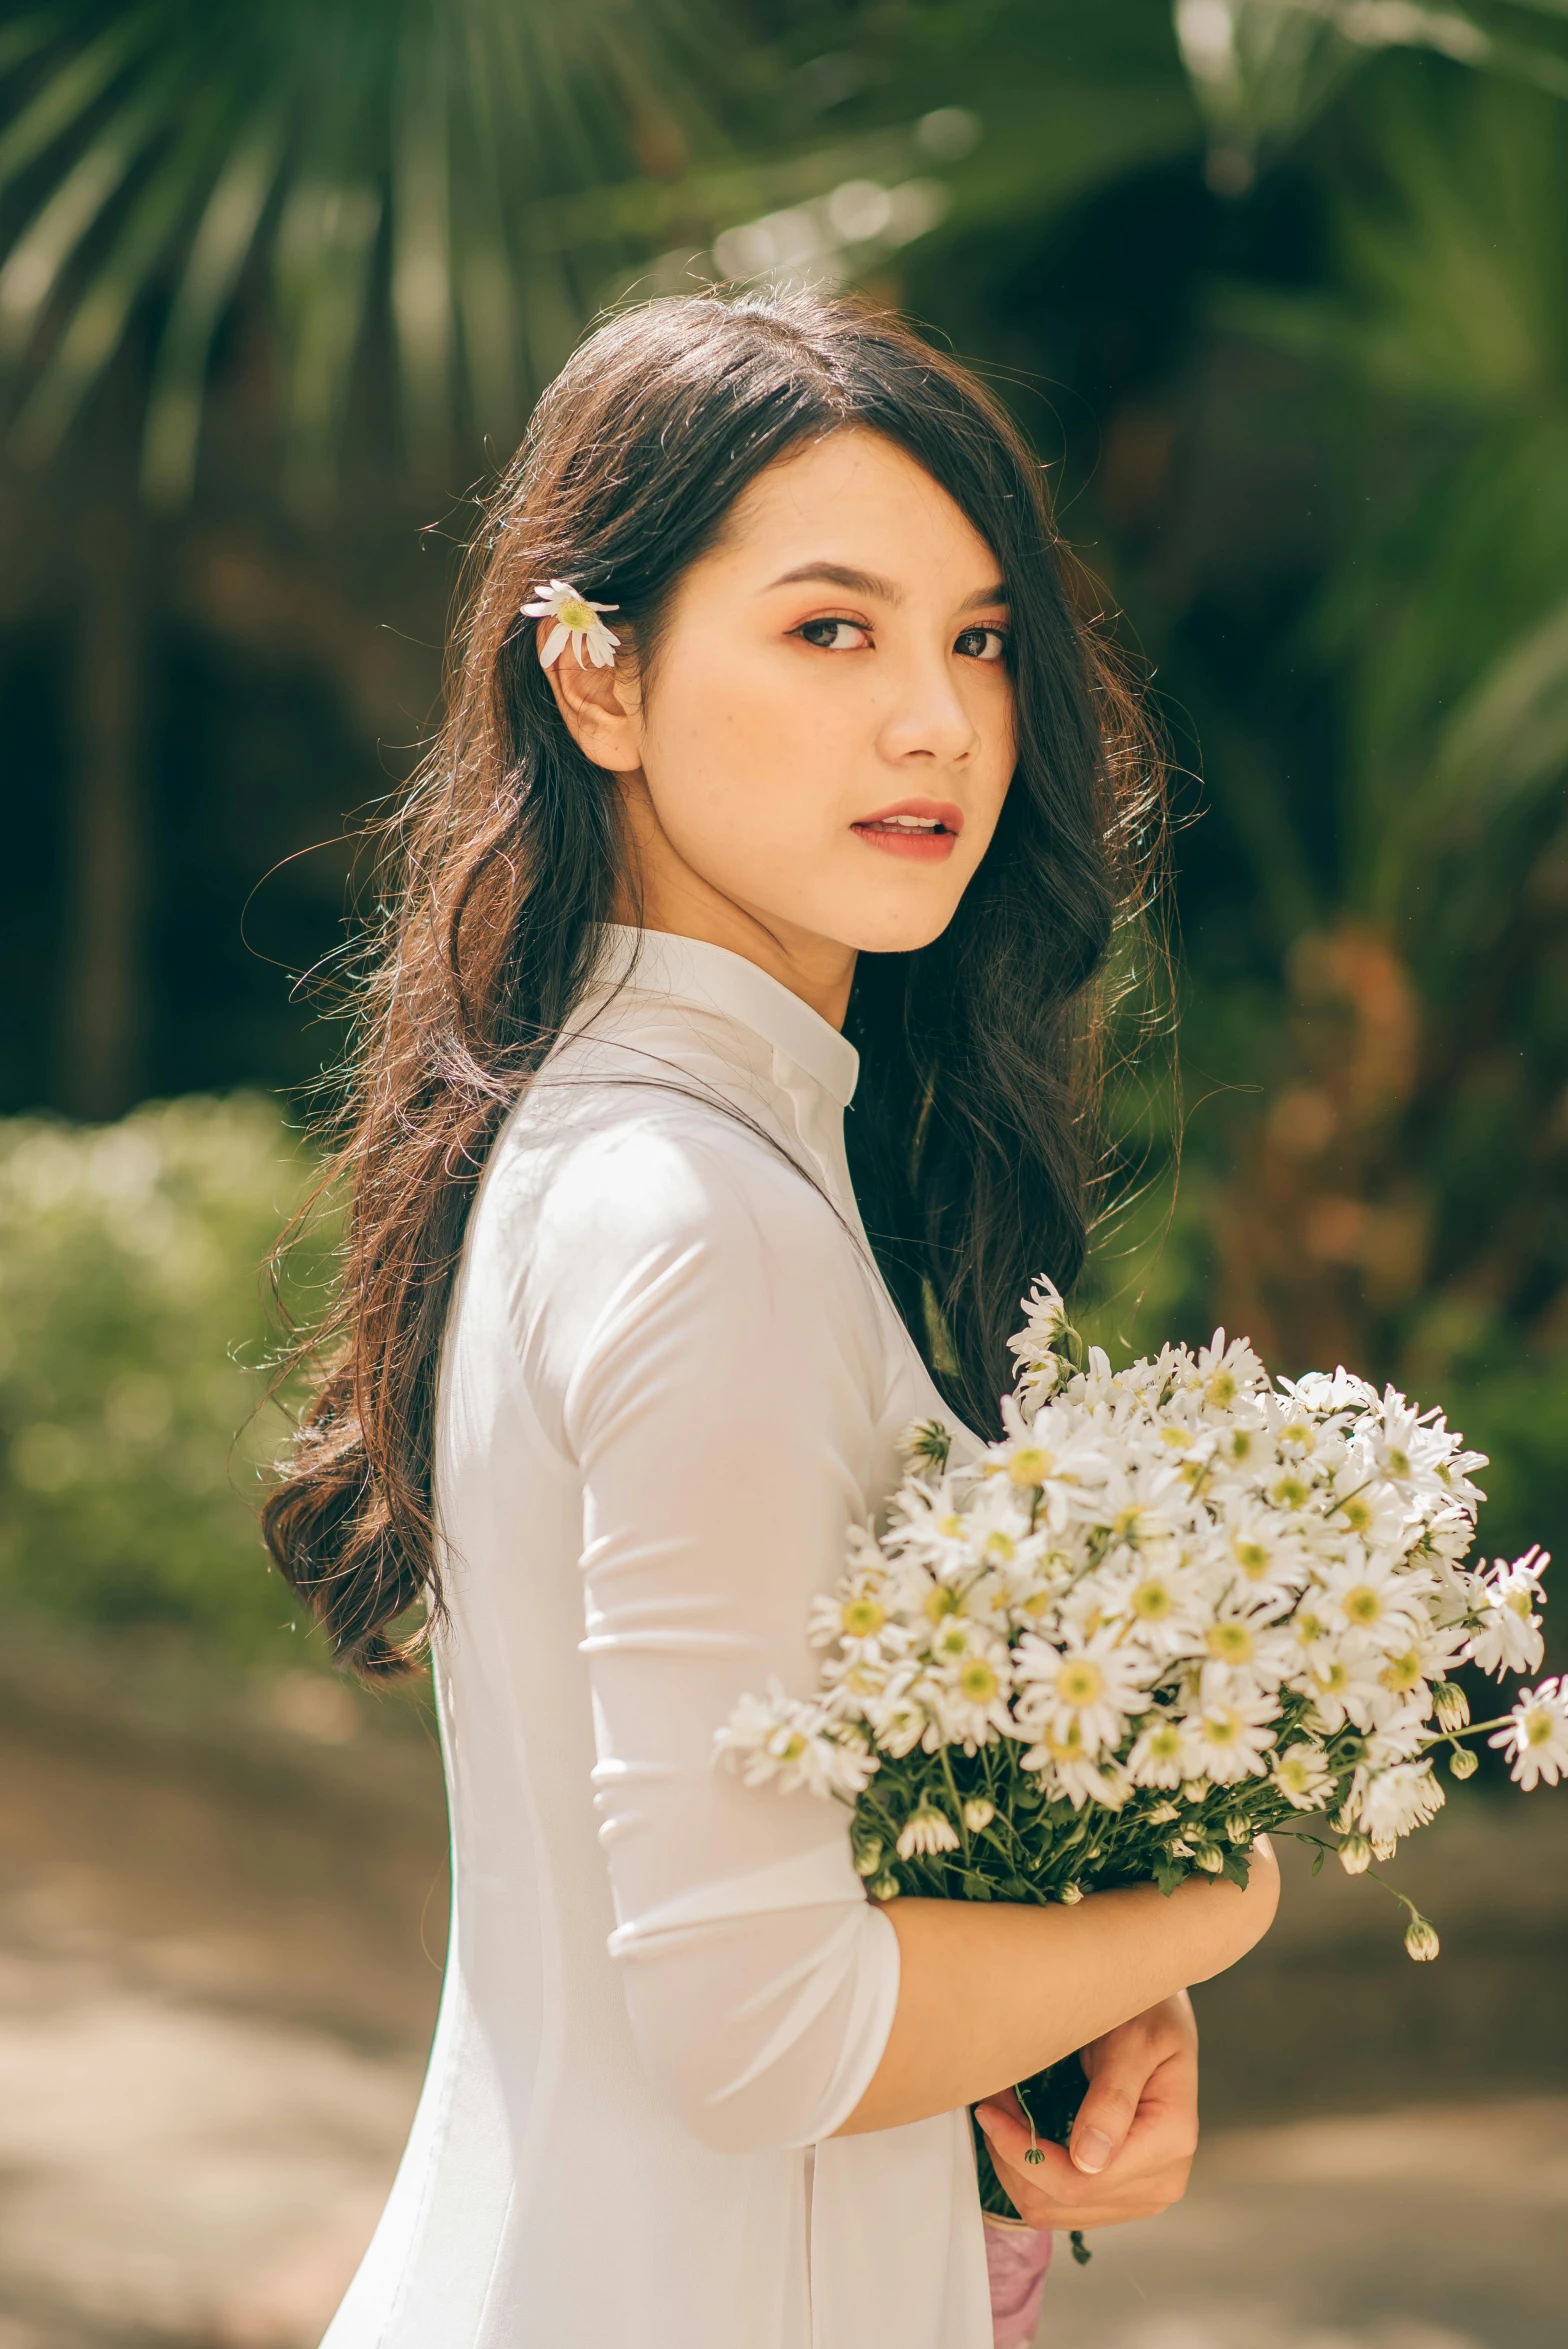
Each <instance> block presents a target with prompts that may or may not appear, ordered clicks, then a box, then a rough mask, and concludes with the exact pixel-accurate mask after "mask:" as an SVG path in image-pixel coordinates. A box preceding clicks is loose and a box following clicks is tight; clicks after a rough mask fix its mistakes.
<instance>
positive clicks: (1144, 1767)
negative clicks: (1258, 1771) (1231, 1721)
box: [1127, 1713, 1203, 1824]
mask: <svg viewBox="0 0 1568 2349" xmlns="http://www.w3.org/2000/svg"><path fill="white" fill-rule="evenodd" d="M1202 1768H1203V1755H1202V1753H1201V1751H1200V1750H1199V1746H1198V1741H1197V1739H1196V1738H1195V1737H1194V1736H1193V1734H1192V1728H1191V1724H1190V1723H1189V1722H1186V1721H1183V1720H1182V1719H1180V1718H1179V1716H1178V1715H1176V1714H1175V1713H1156V1714H1155V1715H1154V1716H1153V1717H1152V1718H1151V1719H1150V1720H1149V1722H1148V1723H1147V1725H1146V1726H1145V1727H1144V1728H1143V1729H1142V1730H1141V1731H1140V1733H1139V1736H1138V1740H1137V1743H1136V1744H1135V1745H1134V1747H1133V1749H1132V1752H1131V1753H1130V1754H1129V1755H1128V1756H1127V1769H1128V1772H1129V1775H1130V1776H1131V1778H1132V1780H1133V1782H1134V1784H1135V1785H1137V1786H1166V1787H1170V1788H1173V1789H1174V1788H1175V1787H1178V1786H1181V1785H1183V1784H1184V1783H1185V1782H1186V1780H1188V1779H1189V1778H1192V1777H1193V1776H1195V1775H1196V1774H1197V1773H1198V1772H1200V1771H1201V1770H1202ZM1166 1808H1167V1809H1168V1810H1169V1812H1170V1816H1171V1817H1172V1818H1175V1817H1177V1816H1178V1813H1177V1812H1176V1811H1175V1809H1174V1808H1173V1807H1172V1806H1170V1805H1167V1806H1166ZM1151 1824H1152V1815H1151Z"/></svg>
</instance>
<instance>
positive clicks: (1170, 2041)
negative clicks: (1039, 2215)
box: [1070, 1996, 1198, 2177]
mask: <svg viewBox="0 0 1568 2349" xmlns="http://www.w3.org/2000/svg"><path fill="white" fill-rule="evenodd" d="M1087 2052H1088V2062H1087V2066H1086V2068H1087V2071H1088V2074H1089V2086H1088V2089H1087V2091H1086V2092H1085V2095H1084V2100H1083V2103H1082V2104H1081V2105H1080V2107H1079V2109H1078V2117H1077V2119H1076V2120H1075V2121H1074V2123H1073V2132H1072V2138H1071V2141H1070V2143H1071V2152H1072V2159H1073V2162H1074V2165H1075V2166H1076V2167H1077V2168H1078V2169H1080V2170H1082V2171H1084V2172H1085V2173H1086V2174H1087V2175H1088V2176H1090V2177H1098V2176H1099V2174H1100V2172H1101V2171H1102V2170H1104V2169H1107V2168H1108V2167H1109V2166H1110V2164H1111V2162H1112V2161H1114V2160H1115V2159H1116V2157H1117V2155H1118V2154H1120V2153H1121V2152H1122V2149H1123V2147H1124V2146H1125V2145H1126V2144H1127V2142H1128V2139H1129V2137H1130V2136H1131V2135H1132V2134H1133V2132H1134V2130H1135V2128H1137V2129H1138V2131H1139V2133H1140V2134H1142V2133H1144V2132H1146V2131H1147V2130H1149V2129H1150V2128H1151V2127H1158V2129H1159V2133H1160V2136H1161V2138H1162V2146H1161V2151H1162V2154H1163V2153H1164V2152H1165V2151H1166V2143H1165V2142H1164V2141H1166V2140H1169V2139H1170V2138H1171V2136H1172V2133H1173V2132H1174V2136H1175V2138H1176V2139H1181V2138H1186V2137H1190V2139H1191V2143H1190V2144H1188V2145H1187V2146H1186V2148H1185V2150H1186V2152H1187V2154H1188V2156H1189V2157H1190V2155H1191V2153H1192V2151H1193V2149H1194V2148H1195V2146H1196V2144H1197V2136H1198V2043H1197V2033H1196V2030H1195V2028H1194V2027H1193V2023H1192V2010H1191V2007H1190V2006H1189V2004H1188V2002H1187V2000H1186V1998H1185V1996H1183V1997H1182V1998H1180V1999H1167V2000H1165V2001H1164V2002H1163V2003H1162V2004H1161V2005H1160V2006H1158V2007H1152V2008H1150V2010H1149V2012H1148V2013H1147V2014H1143V2015H1136V2016H1134V2017H1133V2019H1132V2021H1131V2022H1129V2023H1124V2024H1123V2025H1122V2026H1121V2027H1120V2028H1119V2029H1118V2030H1115V2031H1108V2032H1107V2033H1106V2034H1105V2036H1104V2038H1103V2039H1098V2040H1096V2041H1095V2043H1094V2046H1093V2047H1092V2048H1091V2049H1089V2050H1088V2051H1087Z"/></svg>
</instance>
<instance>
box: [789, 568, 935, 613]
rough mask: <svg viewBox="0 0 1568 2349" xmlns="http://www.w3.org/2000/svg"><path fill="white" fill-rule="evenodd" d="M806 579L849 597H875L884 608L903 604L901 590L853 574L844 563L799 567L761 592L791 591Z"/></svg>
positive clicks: (866, 574) (888, 581)
mask: <svg viewBox="0 0 1568 2349" xmlns="http://www.w3.org/2000/svg"><path fill="white" fill-rule="evenodd" d="M806 579H820V580H821V581H822V582H823V584H824V586H827V587H845V588H847V589H848V590H849V592H850V594H851V595H872V596H876V597H877V598H878V599H879V600H880V601H881V602H882V603H885V604H898V603H902V602H903V600H904V591H903V589H902V588H901V587H895V586H894V584H893V582H892V580H891V579H879V578H878V577H877V575H876V573H875V572H874V571H853V570H851V569H850V568H849V566H848V565H847V564H845V563H802V564H800V565H799V567H798V568H797V569H796V570H793V571H784V572H781V573H780V575H779V577H778V578H777V579H774V580H771V581H770V582H769V587H768V588H767V589H764V591H763V592H764V593H765V594H766V593H767V592H769V589H771V588H774V587H795V586H798V585H799V584H800V582H801V581H802V580H806Z"/></svg>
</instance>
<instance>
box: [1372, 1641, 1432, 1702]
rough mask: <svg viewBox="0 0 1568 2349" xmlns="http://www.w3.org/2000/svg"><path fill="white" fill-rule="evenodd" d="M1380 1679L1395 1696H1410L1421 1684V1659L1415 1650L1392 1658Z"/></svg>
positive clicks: (1380, 1674) (1385, 1666) (1379, 1676)
mask: <svg viewBox="0 0 1568 2349" xmlns="http://www.w3.org/2000/svg"><path fill="white" fill-rule="evenodd" d="M1378 1678H1379V1680H1381V1682H1382V1683H1383V1686H1384V1687H1385V1688H1386V1689H1390V1690H1392V1692H1393V1694H1394V1695H1395V1696H1408V1695H1409V1694H1410V1691H1411V1690H1412V1689H1413V1688H1415V1687H1418V1686H1419V1684H1420V1680H1421V1659H1420V1657H1419V1656H1418V1655H1417V1654H1416V1653H1415V1650H1414V1649H1413V1648H1412V1649H1411V1650H1410V1651H1409V1653H1408V1654H1406V1655H1403V1656H1390V1657H1389V1659H1388V1662H1387V1663H1386V1664H1385V1665H1384V1666H1383V1669H1382V1671H1381V1672H1380V1673H1379V1674H1378Z"/></svg>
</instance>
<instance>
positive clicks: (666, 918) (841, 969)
mask: <svg viewBox="0 0 1568 2349" xmlns="http://www.w3.org/2000/svg"><path fill="white" fill-rule="evenodd" d="M621 780H622V782H623V783H624V782H625V780H626V778H624V777H623V778H621ZM625 796H626V801H627V816H628V820H629V823H630V828H631V832H632V835H633V839H634V842H635V846H636V852H637V863H638V868H639V873H638V877H639V882H640V900H641V902H640V904H639V905H638V906H637V907H636V908H635V909H634V908H633V907H632V905H631V904H630V901H629V900H628V901H626V902H618V904H617V907H616V912H615V919H616V920H617V921H618V922H626V923H629V924H631V925H632V926H634V927H635V926H639V925H640V927H641V928H643V929H645V930H665V931H668V932H669V933H670V935H671V936H673V937H676V938H695V939H698V940H700V941H701V942H702V943H703V944H704V945H707V946H722V947H724V948H725V949H726V950H727V952H729V953H730V954H738V955H741V956H742V957H743V958H744V959H745V960H746V961H747V962H752V963H755V964H756V966H757V968H758V970H761V971H766V972H767V974H768V976H769V978H770V979H777V980H778V982H779V985H780V986H781V987H787V988H788V989H789V991H790V993H791V994H792V995H798V996H799V997H800V1000H801V1002H802V1003H804V1004H807V1005H809V1007H810V1008H811V1010H812V1011H814V1012H815V1013H816V1014H817V1016H818V1018H819V1019H824V1020H826V1021H827V1023H828V1025H829V1026H830V1027H834V1028H842V1027H843V1025H844V1015H845V1013H846V1012H847V1011H848V1009H849V990H850V985H851V982H852V981H853V979H854V976H855V949H854V948H853V947H852V946H845V945H843V944H842V943H841V942H840V941H839V940H838V939H836V938H823V937H819V936H818V935H817V934H816V933H815V932H813V931H810V930H801V929H797V928H796V927H795V926H794V925H793V924H791V923H788V922H782V921H780V920H779V919H778V917H777V916H776V915H773V914H771V913H768V912H766V911H764V910H763V909H762V908H760V907H754V906H748V905H745V904H743V903H742V902H741V901H740V900H739V899H737V898H733V897H729V896H726V895H725V893H724V891H723V890H721V889H718V888H716V887H715V886H714V884H713V883H712V882H711V881H708V880H706V879H705V878H704V877H703V875H702V874H701V873H699V872H697V871H696V870H695V869H694V867H692V866H691V865H689V864H687V863H686V861H685V859H684V858H683V857H682V856H681V855H680V854H679V852H678V851H677V850H676V848H675V847H674V845H673V844H672V842H671V841H670V839H669V837H668V835H667V834H666V833H665V831H664V829H663V827H662V826H661V825H660V824H659V823H658V820H657V818H656V817H655V816H654V814H653V809H652V807H651V805H648V804H646V802H645V800H644V795H642V794H634V793H632V792H627V793H626V795H625ZM640 803H642V804H640Z"/></svg>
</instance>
